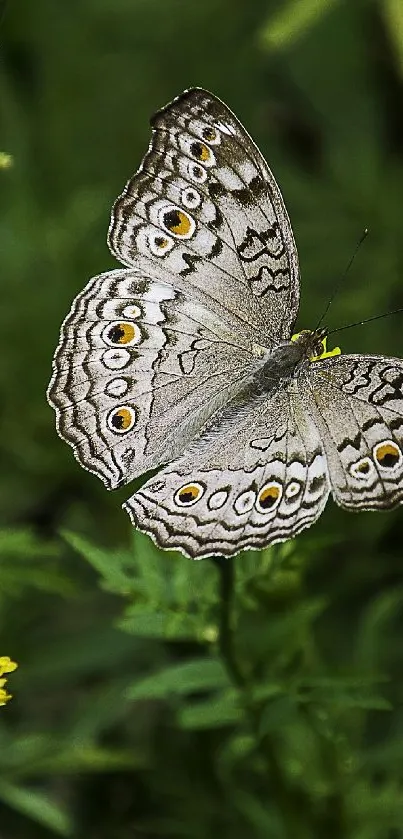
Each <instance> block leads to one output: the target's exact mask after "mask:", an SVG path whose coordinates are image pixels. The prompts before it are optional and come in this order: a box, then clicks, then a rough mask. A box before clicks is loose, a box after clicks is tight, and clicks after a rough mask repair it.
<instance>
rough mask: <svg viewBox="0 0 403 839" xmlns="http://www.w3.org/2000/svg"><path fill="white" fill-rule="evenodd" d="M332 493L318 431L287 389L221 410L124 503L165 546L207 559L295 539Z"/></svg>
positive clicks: (139, 523)
mask: <svg viewBox="0 0 403 839" xmlns="http://www.w3.org/2000/svg"><path fill="white" fill-rule="evenodd" d="M328 494H329V481H328V473H327V465H326V458H325V456H324V451H323V445H322V442H321V439H320V436H319V433H318V430H317V427H316V425H315V423H314V422H313V421H312V419H311V418H310V415H309V413H307V412H305V411H302V410H301V406H300V405H299V404H298V401H297V400H296V399H295V397H294V396H293V395H292V394H289V393H287V391H286V390H284V391H277V392H276V393H275V394H273V395H271V396H267V395H264V396H262V397H257V398H254V399H251V400H250V401H249V402H246V404H244V405H240V404H237V403H236V402H235V403H233V404H232V405H231V406H230V407H228V408H226V409H225V410H224V411H223V412H220V413H219V415H217V416H216V417H214V418H213V421H212V422H211V424H210V427H209V428H207V429H206V430H205V432H204V433H203V434H202V435H201V437H200V438H199V439H198V440H197V441H196V442H195V443H193V444H192V445H191V447H190V448H189V449H188V450H187V452H185V454H184V455H183V456H182V457H181V458H179V459H177V460H175V461H174V462H173V463H171V464H170V465H169V466H168V467H166V468H165V469H164V470H162V471H161V472H160V473H159V474H158V475H157V476H156V477H154V478H152V479H151V480H149V481H148V482H147V483H146V484H145V485H144V486H143V487H142V488H141V489H140V490H138V491H137V492H136V493H135V494H134V495H132V497H131V498H129V500H128V501H127V502H126V503H125V504H124V505H123V506H124V508H125V509H126V510H127V512H128V513H129V515H130V517H131V520H132V522H133V524H134V525H135V526H136V527H138V528H139V529H140V530H143V531H144V532H146V533H148V534H149V535H150V536H151V537H152V538H153V539H154V541H155V542H156V543H157V544H158V545H159V546H160V547H162V548H165V549H168V548H175V549H179V550H181V551H182V552H183V553H184V554H185V555H186V556H189V557H191V558H193V559H202V558H204V557H206V556H210V555H213V554H222V555H225V556H232V555H234V554H237V553H238V552H239V551H241V550H243V549H244V548H253V549H258V548H263V547H265V546H267V545H269V544H272V543H273V542H280V541H283V540H285V539H289V538H290V537H292V536H295V535H296V534H297V533H299V532H300V531H301V530H303V528H305V527H308V526H309V525H310V524H312V523H313V522H314V521H315V520H316V519H317V518H318V516H319V515H320V513H321V512H322V510H323V508H324V506H325V504H326V500H327V498H328Z"/></svg>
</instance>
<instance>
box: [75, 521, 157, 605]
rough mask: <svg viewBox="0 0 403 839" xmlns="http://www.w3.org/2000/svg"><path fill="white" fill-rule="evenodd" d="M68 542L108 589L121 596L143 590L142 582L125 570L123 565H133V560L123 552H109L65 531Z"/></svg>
mask: <svg viewBox="0 0 403 839" xmlns="http://www.w3.org/2000/svg"><path fill="white" fill-rule="evenodd" d="M62 535H63V537H64V539H65V540H66V542H67V543H68V544H69V545H71V547H72V548H73V549H74V550H75V551H77V553H79V554H80V555H81V556H83V557H84V559H86V560H87V562H89V563H90V565H92V567H93V568H95V570H96V571H98V573H99V574H100V575H101V577H103V579H104V581H105V585H106V587H107V588H108V589H109V590H110V591H115V592H118V593H119V594H127V593H129V592H132V591H133V590H136V591H137V590H140V591H141V590H142V585H141V582H140V581H138V580H135V579H134V578H133V576H132V575H129V574H128V573H127V572H125V571H124V570H123V563H125V564H127V565H128V566H129V565H130V563H131V564H132V565H133V559H132V557H131V556H130V554H128V553H123V552H122V551H108V550H106V549H104V550H103V549H102V548H98V547H97V546H95V545H93V544H92V543H91V542H89V541H88V540H87V539H84V538H83V537H82V536H79V535H78V534H77V533H71V532H70V531H66V530H65V531H63V532H62Z"/></svg>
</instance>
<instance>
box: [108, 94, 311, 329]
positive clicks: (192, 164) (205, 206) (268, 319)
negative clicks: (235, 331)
mask: <svg viewBox="0 0 403 839" xmlns="http://www.w3.org/2000/svg"><path fill="white" fill-rule="evenodd" d="M152 126H153V135H152V141H151V144H150V149H149V152H148V154H147V155H146V157H145V159H144V161H143V163H142V165H141V167H140V170H139V172H138V173H137V174H136V175H135V176H134V178H133V179H132V180H131V181H129V182H128V184H127V186H126V188H125V190H124V192H123V194H122V196H121V197H120V198H119V199H118V200H117V202H116V203H115V206H114V209H113V213H112V220H111V225H110V230H109V244H110V247H111V249H112V251H113V252H114V253H115V254H116V256H117V257H118V258H119V259H120V260H121V261H123V262H124V263H125V264H129V265H132V264H135V265H141V266H144V268H145V270H147V265H148V262H149V261H150V260H151V261H152V263H153V270H156V269H157V266H158V265H159V266H160V267H161V270H163V271H164V272H166V277H167V278H169V279H168V281H169V282H172V283H173V284H174V285H175V286H176V287H177V288H179V289H190V288H191V289H192V292H193V294H195V295H197V296H198V297H199V298H200V299H203V298H205V299H206V300H207V304H208V305H214V306H219V307H224V309H226V310H229V311H230V313H231V314H236V315H237V317H238V318H239V319H240V320H241V321H243V323H244V328H245V329H246V330H249V331H250V332H252V333H254V335H255V337H256V331H257V333H258V339H259V341H260V342H261V343H263V344H264V345H266V346H271V345H272V343H273V341H275V340H278V339H279V338H284V337H286V338H289V337H290V335H291V329H292V325H293V323H294V321H295V318H296V315H297V311H298V300H299V270H298V257H297V251H296V247H295V242H294V238H293V234H292V230H291V226H290V222H289V219H288V216H287V213H286V210H285V207H284V203H283V200H282V198H281V194H280V191H279V189H278V187H277V184H276V182H275V180H274V178H273V175H272V173H271V172H270V170H269V168H268V166H267V164H266V162H265V161H264V159H263V157H262V156H261V154H260V152H259V150H258V149H257V147H256V146H255V144H254V143H253V141H252V140H251V138H250V137H249V135H248V134H247V132H246V131H245V129H244V128H243V127H242V125H241V124H240V123H239V122H238V120H237V119H236V118H235V117H234V115H233V114H232V113H231V111H230V110H229V109H228V108H227V107H226V106H225V105H224V104H223V103H222V102H220V100H219V99H217V98H216V97H214V96H212V94H209V93H207V92H206V91H203V90H200V89H194V90H190V91H186V92H185V93H184V94H182V95H181V96H179V97H178V99H176V100H174V101H173V102H172V103H171V104H170V105H167V106H166V107H165V108H163V109H162V110H161V111H160V112H158V113H157V114H156V116H155V117H154V118H153V120H152ZM175 222H176V224H175ZM161 237H162V238H163V243H162V244H161V245H160V247H159V248H158V245H157V246H156V244H155V241H156V238H157V239H158V241H160V239H161ZM156 256H157V258H156Z"/></svg>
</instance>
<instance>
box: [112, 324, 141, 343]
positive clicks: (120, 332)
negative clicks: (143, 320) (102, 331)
mask: <svg viewBox="0 0 403 839" xmlns="http://www.w3.org/2000/svg"><path fill="white" fill-rule="evenodd" d="M135 334H136V331H135V328H134V326H133V324H132V323H115V324H114V325H113V326H111V328H110V330H109V332H108V333H107V335H108V338H109V340H110V342H111V344H130V341H132V340H133V338H134V336H135Z"/></svg>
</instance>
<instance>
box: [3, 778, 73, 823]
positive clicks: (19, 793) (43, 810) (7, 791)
mask: <svg viewBox="0 0 403 839" xmlns="http://www.w3.org/2000/svg"><path fill="white" fill-rule="evenodd" d="M0 800H1V801H3V803H4V804H8V805H9V806H10V807H13V808H14V810H17V811H18V812H19V813H21V814H22V815H24V816H28V818H30V819H32V820H33V821H36V822H38V823H39V824H42V825H44V827H47V828H49V829H50V830H53V832H54V833H57V834H58V835H59V836H72V835H73V823H72V821H71V819H70V817H69V815H68V814H67V813H66V812H65V810H63V809H62V808H61V807H60V806H59V805H58V804H55V803H54V802H53V801H51V800H50V799H49V797H48V796H47V795H44V794H43V793H42V792H38V790H33V789H28V788H27V787H20V786H17V785H16V784H11V783H9V782H7V781H0Z"/></svg>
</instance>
